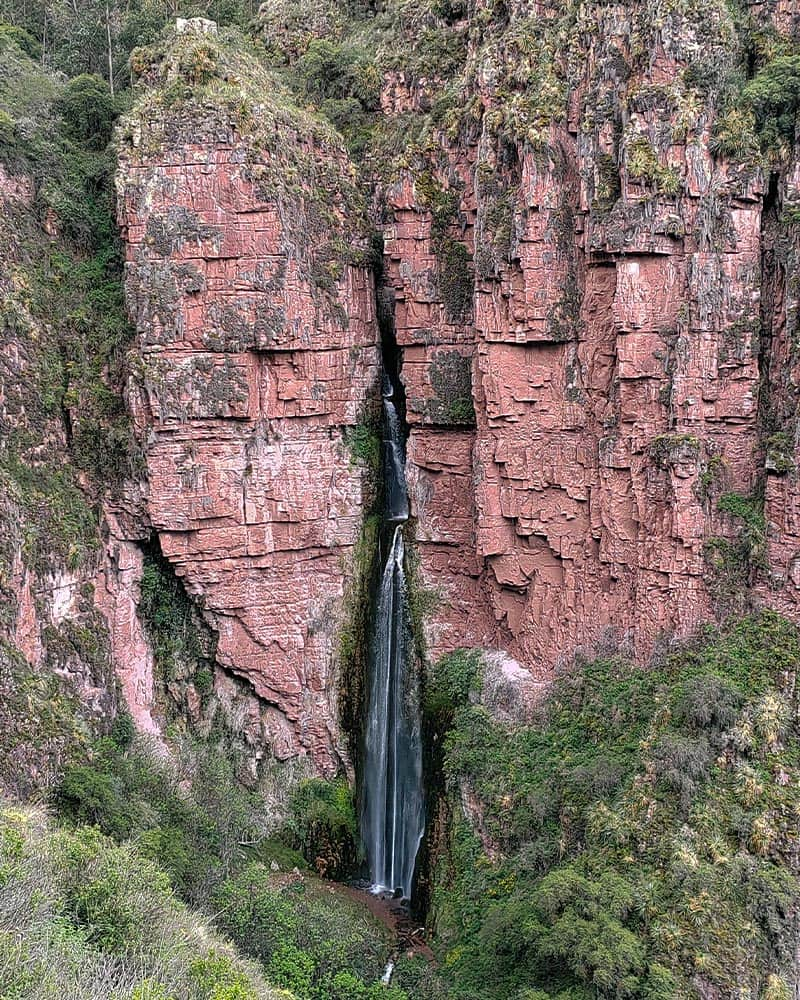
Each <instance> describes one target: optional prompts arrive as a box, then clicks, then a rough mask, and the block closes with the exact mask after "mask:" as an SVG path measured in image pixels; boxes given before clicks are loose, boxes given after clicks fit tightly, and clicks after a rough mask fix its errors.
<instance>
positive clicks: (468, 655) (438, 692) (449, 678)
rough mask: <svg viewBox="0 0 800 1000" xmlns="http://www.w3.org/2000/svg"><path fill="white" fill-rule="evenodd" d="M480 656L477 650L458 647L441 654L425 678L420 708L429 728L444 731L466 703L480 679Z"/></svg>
mask: <svg viewBox="0 0 800 1000" xmlns="http://www.w3.org/2000/svg"><path fill="white" fill-rule="evenodd" d="M480 667H481V657H480V653H478V652H477V651H476V650H468V649H457V650H455V651H454V652H452V653H447V654H446V655H445V656H442V657H441V658H440V659H439V660H438V661H437V663H436V665H435V666H434V667H433V668H432V669H431V670H430V671H429V673H428V675H427V676H426V678H425V688H424V695H423V710H424V713H425V716H426V719H427V723H428V727H429V728H431V729H432V730H433V731H435V732H439V733H445V732H446V731H447V730H448V729H449V728H450V727H451V726H452V724H453V721H454V718H455V713H456V712H457V711H458V710H459V709H462V708H465V707H466V706H467V705H468V704H469V696H470V692H472V691H474V690H475V688H476V686H477V685H478V684H479V682H480Z"/></svg>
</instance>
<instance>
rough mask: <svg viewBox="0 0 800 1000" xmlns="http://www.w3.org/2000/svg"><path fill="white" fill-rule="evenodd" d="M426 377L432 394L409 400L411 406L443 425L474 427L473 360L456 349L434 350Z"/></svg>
mask: <svg viewBox="0 0 800 1000" xmlns="http://www.w3.org/2000/svg"><path fill="white" fill-rule="evenodd" d="M429 377H430V381H431V387H432V388H433V392H434V395H433V397H432V398H430V399H426V400H424V401H422V400H411V402H410V406H411V408H412V409H414V410H416V411H417V412H418V413H422V414H423V415H424V417H425V420H426V421H428V422H430V423H432V424H440V425H443V426H466V427H474V426H475V406H474V404H473V401H472V359H471V358H470V357H469V356H468V355H464V354H461V353H460V352H459V351H445V350H441V351H434V352H433V354H432V356H431V362H430V368H429Z"/></svg>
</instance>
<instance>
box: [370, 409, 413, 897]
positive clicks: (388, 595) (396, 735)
mask: <svg viewBox="0 0 800 1000" xmlns="http://www.w3.org/2000/svg"><path fill="white" fill-rule="evenodd" d="M384 412H385V417H386V432H387V433H386V445H385V453H384V454H385V472H386V520H387V522H389V523H390V524H394V525H395V529H394V533H393V535H392V543H391V548H390V550H389V553H388V555H387V557H386V562H385V564H384V567H383V574H382V576H381V586H380V592H379V594H378V600H377V603H376V612H375V631H374V636H373V643H372V650H371V661H370V665H371V676H370V698H369V710H368V716H367V732H366V746H365V758H364V802H363V811H362V817H361V820H362V822H361V828H362V838H363V841H364V847H365V850H366V853H367V858H368V861H369V870H370V878H371V880H372V884H373V891H375V892H383V891H387V892H391V893H394V892H396V891H397V890H399V891H400V894H401V896H403V897H404V898H408V897H410V895H411V883H412V880H413V877H414V864H415V862H416V857H417V851H418V850H419V845H420V842H421V840H422V835H423V832H424V826H425V808H424V801H423V795H422V740H421V734H420V712H419V686H418V680H417V676H416V671H415V670H414V664H413V647H412V641H411V629H410V627H409V618H408V605H407V596H406V579H405V570H404V567H403V557H404V549H403V522H404V521H406V520H407V518H408V494H407V489H406V481H405V473H404V468H403V465H404V462H403V443H402V440H401V437H400V427H399V421H398V418H397V411H396V409H395V407H394V404H393V402H392V400H391V391H390V392H389V394H385V395H384Z"/></svg>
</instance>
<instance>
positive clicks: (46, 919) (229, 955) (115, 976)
mask: <svg viewBox="0 0 800 1000" xmlns="http://www.w3.org/2000/svg"><path fill="white" fill-rule="evenodd" d="M0 887H2V891H0V995H2V996H3V997H8V998H14V1000H23V998H29V997H30V998H33V997H36V1000H50V998H52V1000H79V998H85V997H89V996H93V997H97V996H108V997H111V996H113V997H115V998H119V1000H170V998H172V1000H257V998H258V1000H278V998H279V997H286V1000H289V996H290V995H289V994H284V993H282V992H279V991H278V990H276V989H273V988H272V987H271V986H270V985H269V984H268V983H267V981H266V979H265V977H264V976H263V974H262V972H261V971H260V970H259V969H258V967H257V965H256V964H255V963H253V962H248V961H246V960H244V959H242V958H241V957H240V956H239V955H238V954H237V952H236V951H235V949H234V948H233V947H232V946H231V945H230V943H229V942H227V941H226V940H225V939H223V938H222V937H221V936H220V935H219V934H218V933H217V932H216V931H214V930H213V929H212V928H211V927H210V926H209V924H208V922H207V920H206V919H204V918H203V917H201V916H199V915H198V914H197V913H194V912H192V911H191V910H189V909H187V908H186V907H185V906H184V905H182V904H181V903H180V902H179V901H178V900H177V899H176V898H175V896H174V894H173V893H172V891H171V889H170V887H169V880H168V878H167V876H166V875H165V874H164V873H163V872H162V871H161V870H159V869H158V868H157V867H156V866H155V865H154V864H153V863H152V862H151V861H149V860H147V859H146V858H144V857H142V856H141V855H140V854H139V852H138V851H137V850H136V849H135V847H133V846H132V845H124V846H118V845H116V844H115V843H113V842H112V841H111V840H110V839H109V838H107V837H105V836H103V835H102V834H101V833H99V831H97V830H96V829H91V828H82V829H78V830H63V829H58V828H56V827H54V825H53V824H52V822H51V820H50V819H49V817H48V816H47V815H46V814H45V813H44V812H43V811H41V810H39V809H33V808H30V807H23V806H18V805H14V804H12V803H10V802H7V801H0Z"/></svg>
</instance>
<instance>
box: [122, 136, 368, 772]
mask: <svg viewBox="0 0 800 1000" xmlns="http://www.w3.org/2000/svg"><path fill="white" fill-rule="evenodd" d="M156 127H159V126H156ZM146 131H147V122H145V123H144V132H145V134H146ZM161 135H162V138H163V133H161ZM287 141H293V140H290V139H289V138H288V137H287ZM302 141H303V143H304V144H305V149H304V154H305V155H307V156H308V157H310V158H311V159H313V158H315V157H316V158H317V159H321V160H324V158H325V157H329V158H334V159H335V157H337V156H341V154H340V153H338V152H337V151H336V150H335V149H333V150H325V151H320V150H318V149H315V148H314V147H313V141H312V140H311V139H309V138H305V139H303V140H302ZM260 155H261V157H262V159H263V161H264V162H266V160H268V159H269V153H263V154H260ZM261 166H263V162H262V160H260V159H259V153H258V151H254V150H253V149H252V148H251V149H247V147H246V142H245V140H242V139H240V138H239V137H238V136H237V134H236V133H235V131H233V130H227V131H226V130H218V131H217V137H216V139H215V140H214V141H212V143H211V145H209V144H208V143H205V142H204V143H199V142H195V141H193V139H192V134H191V129H190V128H188V127H184V128H181V129H180V130H178V131H177V132H176V133H174V134H173V135H172V138H171V140H170V142H169V143H167V144H164V143H163V142H161V143H159V144H153V143H151V144H149V145H148V143H147V140H146V138H145V140H144V141H143V142H142V143H141V144H131V145H130V146H129V147H128V148H127V149H125V150H124V151H123V155H122V157H121V164H120V175H119V189H120V201H119V218H120V223H121V226H122V230H123V233H124V235H125V240H126V259H127V264H126V269H127V291H128V299H129V303H130V306H131V311H132V312H133V314H134V316H135V320H136V324H137V329H138V333H139V346H138V357H137V359H136V363H135V365H134V366H133V369H134V370H133V377H132V381H131V385H130V386H129V392H128V396H129V402H130V407H131V410H132V413H133V417H134V420H135V423H136V427H137V431H138V435H139V437H140V439H141V440H142V441H143V442H144V444H145V454H146V462H147V497H146V519H147V520H148V521H149V523H151V524H152V526H153V528H154V529H155V531H156V532H157V533H158V537H159V540H160V544H161V549H162V551H163V553H164V554H165V555H166V556H167V557H168V558H169V560H170V561H171V562H172V564H173V566H174V568H175V570H176V572H177V573H178V575H179V576H180V577H181V579H182V581H183V583H184V585H185V586H186V589H187V591H188V592H189V593H190V594H191V595H193V596H194V597H195V599H196V600H197V602H198V604H199V606H200V607H201V608H202V610H203V614H204V617H205V618H206V620H207V621H208V622H209V624H210V625H211V626H212V627H213V628H214V629H215V631H216V632H217V635H218V646H217V653H216V655H217V660H218V662H219V663H220V665H221V666H222V667H224V668H227V669H228V670H230V671H232V672H233V673H234V674H236V675H238V676H239V677H242V678H245V679H246V680H247V681H249V682H250V684H251V685H252V689H253V691H254V693H255V694H256V695H257V696H258V698H259V699H261V701H262V704H263V705H265V706H274V710H273V711H266V710H265V711H264V712H261V713H260V715H259V718H258V719H257V720H256V722H255V724H256V725H257V726H258V727H261V729H260V731H259V734H258V738H259V740H260V741H261V742H262V743H266V744H267V747H268V751H269V752H271V753H272V754H273V755H274V756H276V757H278V758H279V759H284V758H288V757H292V756H296V755H298V754H308V755H310V757H311V758H312V759H313V762H314V765H315V767H316V769H317V770H318V771H320V772H323V773H332V772H334V771H336V770H337V768H338V767H339V766H340V763H341V758H342V757H343V755H345V751H344V750H343V749H342V746H341V745H340V735H339V731H338V724H337V688H338V683H337V677H336V662H335V661H336V656H337V653H338V630H339V628H340V626H341V624H342V614H343V612H342V604H343V597H344V592H345V588H346V586H347V581H348V572H347V567H348V557H349V555H350V553H351V551H352V548H353V545H354V544H355V542H356V540H357V537H358V534H359V531H360V525H361V520H362V515H363V510H364V506H365V492H364V486H363V483H362V479H363V470H362V468H361V467H359V466H358V464H357V463H354V462H353V461H351V458H350V454H349V451H348V448H347V444H346V440H345V435H346V431H347V429H348V428H351V427H353V426H354V425H355V424H356V423H358V421H359V419H360V418H361V417H362V415H363V412H364V410H365V408H366V407H367V405H368V402H369V400H370V399H372V398H373V397H374V395H375V391H376V379H377V365H378V349H377V332H376V331H377V327H376V322H375V308H374V294H373V286H372V281H371V276H370V274H369V273H368V271H367V269H366V268H364V267H356V266H353V265H350V264H347V263H345V262H344V261H341V262H339V261H337V262H336V265H337V269H336V270H335V271H332V272H331V274H330V276H329V277H328V280H326V281H324V282H323V281H320V280H319V279H318V277H315V274H314V259H313V252H306V250H305V248H304V244H305V243H307V242H308V241H309V239H311V238H313V234H310V233H308V232H304V231H303V226H304V224H305V223H306V221H307V219H308V212H309V209H308V202H309V201H310V200H311V199H312V198H317V199H319V198H322V197H324V196H325V194H324V192H321V191H312V192H301V193H299V194H298V195H296V196H294V201H291V202H290V201H289V200H288V199H286V198H282V195H281V194H279V193H276V194H275V195H269V194H267V193H265V191H264V190H263V186H262V185H261V184H260V183H259V178H260V177H261V176H262V173H263V171H261V170H260V167H261ZM265 169H266V168H265ZM330 194H331V196H332V194H333V193H332V192H330ZM287 206H288V207H287ZM292 206H294V207H295V208H296V210H297V211H296V214H293V213H292V212H291V211H290V209H291V208H292ZM330 227H335V221H332V222H330V223H329V231H328V232H327V233H326V237H327V238H333V237H334V236H336V230H335V228H333V229H331V228H330ZM323 286H324V287H323ZM221 695H224V692H222V693H221ZM257 714H258V713H257Z"/></svg>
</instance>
